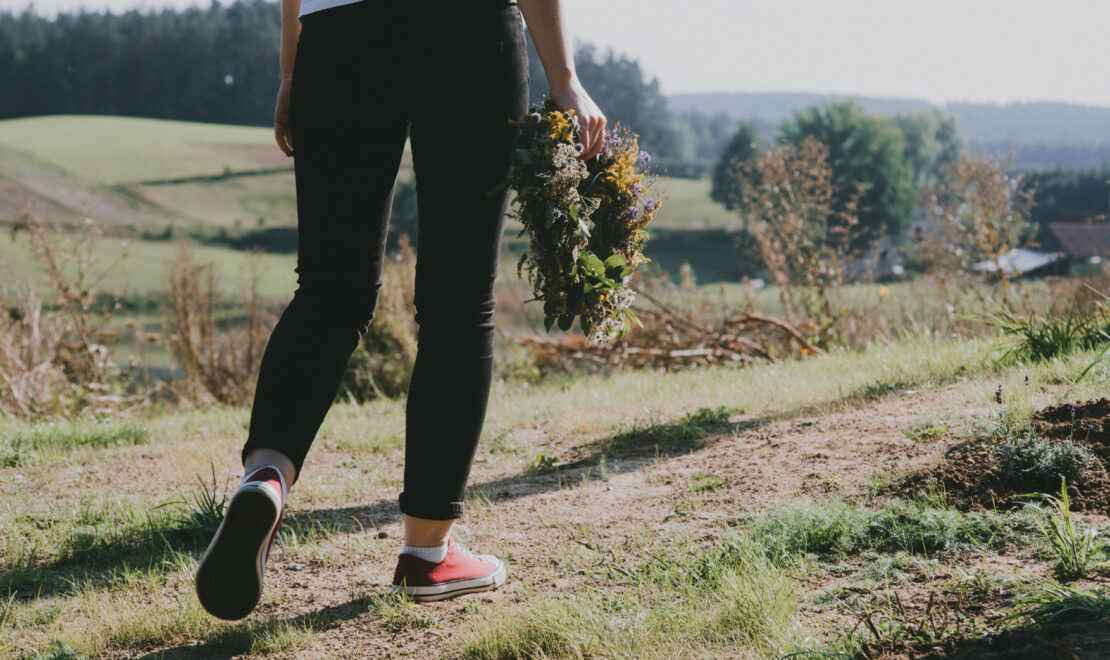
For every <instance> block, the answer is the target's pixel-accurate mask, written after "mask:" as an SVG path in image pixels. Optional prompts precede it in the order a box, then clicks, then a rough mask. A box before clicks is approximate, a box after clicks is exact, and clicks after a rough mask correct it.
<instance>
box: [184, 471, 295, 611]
mask: <svg viewBox="0 0 1110 660" xmlns="http://www.w3.org/2000/svg"><path fill="white" fill-rule="evenodd" d="M287 492H288V491H287V489H286V486H285V478H284V477H283V476H282V474H281V471H280V470H278V469H277V468H275V467H264V468H262V469H260V470H256V471H255V472H254V473H252V474H251V475H250V476H249V477H248V478H246V479H244V480H243V483H242V485H240V486H239V490H238V491H236V493H235V495H234V496H232V498H231V502H229V503H228V505H227V510H226V511H225V512H224V519H223V522H221V523H220V527H219V528H218V529H217V530H216V535H215V536H213V537H212V542H211V543H209V544H208V549H207V550H205V551H204V556H203V557H201V560H200V565H199V566H198V567H197V576H196V589H197V597H198V598H199V599H200V604H201V605H202V606H204V609H206V610H208V613H209V614H211V615H212V616H215V617H219V618H221V619H228V620H231V621H234V620H237V619H242V618H243V617H245V616H247V615H248V614H250V613H251V610H253V609H254V607H255V605H257V604H258V601H259V599H260V598H262V576H263V573H264V572H265V571H266V561H267V560H268V559H269V558H270V549H271V548H272V547H273V545H274V539H276V538H277V534H278V528H279V527H280V526H281V517H282V511H281V509H282V505H283V504H284V502H285V495H286V493H287Z"/></svg>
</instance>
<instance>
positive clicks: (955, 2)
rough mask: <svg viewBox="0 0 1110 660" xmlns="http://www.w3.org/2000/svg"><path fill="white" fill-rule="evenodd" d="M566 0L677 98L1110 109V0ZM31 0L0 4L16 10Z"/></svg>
mask: <svg viewBox="0 0 1110 660" xmlns="http://www.w3.org/2000/svg"><path fill="white" fill-rule="evenodd" d="M363 1H365V2H377V1H386V0H363ZM388 1H393V2H396V1H404V0H388ZM458 1H459V2H465V0H458ZM563 3H564V6H565V8H566V9H565V11H566V14H567V22H568V27H569V29H570V31H571V33H572V35H573V36H574V38H575V39H580V40H584V41H589V42H592V43H595V44H598V45H599V46H601V47H602V48H603V49H604V48H606V47H612V48H614V49H615V50H617V51H619V52H623V53H626V54H629V55H632V56H635V57H636V58H638V59H639V60H640V62H641V64H642V65H643V67H644V68H645V69H646V71H647V72H648V73H649V74H650V75H654V76H657V77H658V78H659V80H660V83H661V85H662V87H663V90H664V92H666V93H675V92H698V91H814V92H824V93H840V94H860V95H870V96H891V97H903V98H924V99H928V100H930V101H934V102H938V103H940V102H944V101H993V102H998V103H1006V102H1012V101H1031V100H1058V101H1071V102H1075V103H1086V104H1092V105H1104V106H1110V0H696V1H691V0H563ZM195 4H200V5H203V6H206V5H207V2H196V0H35V4H34V6H35V8H36V10H37V11H39V12H41V13H45V14H51V13H53V12H55V11H59V10H69V9H76V8H79V7H82V6H84V7H87V8H89V9H105V8H108V9H112V10H115V11H119V10H125V9H129V8H132V7H144V8H156V7H163V6H176V7H181V6H186V5H195ZM25 5H26V0H0V7H4V8H7V9H17V8H22V7H23V6H25Z"/></svg>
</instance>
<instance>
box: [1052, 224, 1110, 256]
mask: <svg viewBox="0 0 1110 660" xmlns="http://www.w3.org/2000/svg"><path fill="white" fill-rule="evenodd" d="M1048 233H1049V235H1050V236H1051V237H1052V238H1053V239H1054V243H1055V244H1056V245H1058V246H1059V249H1060V250H1061V251H1062V252H1064V253H1066V254H1067V255H1068V257H1070V258H1071V259H1073V260H1075V261H1081V260H1082V261H1087V262H1093V263H1099V262H1101V261H1103V260H1106V259H1110V223H1108V222H1097V223H1096V222H1050V223H1049V225H1048Z"/></svg>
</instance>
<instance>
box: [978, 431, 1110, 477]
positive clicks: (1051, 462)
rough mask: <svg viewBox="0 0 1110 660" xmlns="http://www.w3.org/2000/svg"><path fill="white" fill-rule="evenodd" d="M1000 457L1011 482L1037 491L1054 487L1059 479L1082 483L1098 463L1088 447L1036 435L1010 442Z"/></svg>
mask: <svg viewBox="0 0 1110 660" xmlns="http://www.w3.org/2000/svg"><path fill="white" fill-rule="evenodd" d="M998 457H999V465H1000V467H1001V470H1002V476H1003V478H1004V479H1005V480H1006V481H1007V482H1008V483H1010V484H1012V485H1013V486H1014V487H1015V488H1030V489H1036V490H1041V489H1047V488H1051V487H1052V486H1053V485H1054V482H1055V481H1056V480H1058V479H1065V480H1068V481H1070V482H1072V483H1078V482H1080V481H1081V480H1082V477H1083V474H1084V473H1086V472H1087V471H1088V470H1090V469H1091V468H1092V467H1093V466H1094V465H1095V463H1096V462H1097V459H1096V457H1095V455H1094V453H1093V452H1092V451H1091V450H1090V449H1089V448H1088V447H1087V446H1086V445H1083V444H1080V443H1077V442H1073V441H1072V440H1070V439H1069V440H1063V441H1060V442H1054V441H1052V440H1048V439H1045V438H1037V437H1033V436H1024V437H1021V438H1014V439H1010V440H1006V441H1005V442H1003V443H1002V445H1001V446H999V448H998Z"/></svg>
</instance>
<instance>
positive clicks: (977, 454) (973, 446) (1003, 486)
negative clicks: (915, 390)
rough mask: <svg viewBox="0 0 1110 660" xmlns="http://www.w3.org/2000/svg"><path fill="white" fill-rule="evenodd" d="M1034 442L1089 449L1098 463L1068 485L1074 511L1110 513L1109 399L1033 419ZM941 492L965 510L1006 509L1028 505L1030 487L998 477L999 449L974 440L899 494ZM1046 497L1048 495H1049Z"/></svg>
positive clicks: (913, 477) (954, 450) (1050, 411)
mask: <svg viewBox="0 0 1110 660" xmlns="http://www.w3.org/2000/svg"><path fill="white" fill-rule="evenodd" d="M1033 431H1034V432H1035V433H1036V434H1037V436H1038V437H1042V438H1047V439H1050V440H1052V441H1056V442H1062V441H1064V440H1071V441H1072V442H1074V443H1077V444H1081V445H1084V446H1086V447H1087V448H1089V449H1090V450H1091V451H1092V452H1093V453H1094V454H1095V456H1096V459H1097V460H1096V464H1095V465H1093V466H1092V467H1091V468H1090V469H1089V470H1088V471H1086V472H1085V473H1084V475H1083V477H1082V479H1081V480H1080V481H1079V482H1078V483H1075V484H1068V498H1069V499H1070V500H1071V506H1072V509H1073V510H1076V511H1083V512H1087V513H1098V514H1103V515H1105V514H1107V513H1110V476H1108V474H1107V467H1108V466H1110V399H1105V398H1104V399H1098V400H1093V401H1087V402H1083V403H1062V404H1057V405H1053V406H1049V407H1047V408H1044V409H1042V410H1039V411H1037V412H1036V413H1035V414H1034V415H1033ZM928 489H939V490H943V492H944V493H945V494H946V496H947V497H948V499H949V501H950V502H952V503H953V504H954V505H955V506H957V507H959V508H962V509H964V510H972V509H994V508H1010V507H1013V506H1017V505H1019V504H1021V503H1023V502H1028V501H1030V500H1029V498H1027V497H1022V496H1023V495H1025V494H1027V493H1029V492H1030V490H1032V489H1031V488H1030V487H1029V485H1028V484H1021V483H1013V482H1012V481H1010V480H1008V479H1007V478H1006V477H1005V476H1004V475H1003V473H1002V467H1001V465H1000V461H999V454H998V450H997V448H996V447H995V446H994V445H992V444H988V443H986V442H983V441H977V440H972V441H968V442H963V443H960V444H957V445H955V446H953V447H952V448H950V449H949V450H948V451H947V452H946V453H945V456H944V460H943V461H942V462H941V463H940V464H939V465H937V466H935V467H931V468H928V469H926V470H922V471H920V472H917V473H915V474H913V475H911V476H910V477H909V478H908V479H906V480H905V482H903V484H902V486H901V487H900V489H899V494H910V493H914V492H920V491H923V490H928ZM1049 494H1052V492H1051V491H1049Z"/></svg>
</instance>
